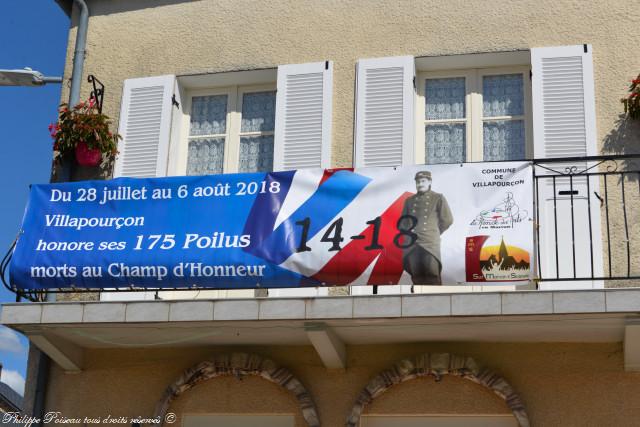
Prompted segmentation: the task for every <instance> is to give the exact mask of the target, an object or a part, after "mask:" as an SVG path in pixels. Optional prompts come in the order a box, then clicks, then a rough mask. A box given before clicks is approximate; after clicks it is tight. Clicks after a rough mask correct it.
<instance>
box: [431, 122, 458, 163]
mask: <svg viewBox="0 0 640 427" xmlns="http://www.w3.org/2000/svg"><path fill="white" fill-rule="evenodd" d="M425 132H426V135H425V140H426V151H427V152H426V154H425V163H427V164H435V163H458V162H464V161H465V159H466V151H467V150H466V147H467V143H466V138H465V134H466V125H465V124H464V123H455V124H453V123H452V124H439V125H427V128H426V131H425Z"/></svg>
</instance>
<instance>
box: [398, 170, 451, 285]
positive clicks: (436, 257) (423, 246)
mask: <svg viewBox="0 0 640 427" xmlns="http://www.w3.org/2000/svg"><path fill="white" fill-rule="evenodd" d="M415 180H416V190H417V193H416V194H415V195H413V196H411V197H409V198H408V199H407V200H405V203H404V208H403V210H402V215H403V216H405V215H406V216H407V218H404V219H403V220H402V221H401V224H400V225H401V227H402V228H404V229H405V230H406V229H408V228H410V227H411V225H413V224H412V222H413V221H412V219H413V218H415V226H414V227H413V228H412V230H411V231H412V232H413V233H415V235H416V236H417V237H416V239H415V242H414V244H412V245H410V246H408V247H406V248H404V249H403V254H402V264H403V268H404V270H405V271H406V272H407V273H409V274H410V275H411V281H412V282H413V284H414V285H441V284H442V281H441V278H440V272H441V271H442V261H441V257H440V235H441V234H442V233H444V231H445V230H446V229H447V228H449V227H450V226H451V224H453V216H452V215H451V210H450V209H449V204H448V203H447V199H445V198H444V196H443V195H442V194H440V193H436V192H435V191H431V182H432V180H431V172H429V171H420V172H418V173H417V174H416V176H415ZM410 217H413V218H410ZM408 240H409V239H408V238H407V237H405V242H404V245H407V244H408V243H410V241H408Z"/></svg>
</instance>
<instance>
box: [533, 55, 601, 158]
mask: <svg viewBox="0 0 640 427" xmlns="http://www.w3.org/2000/svg"><path fill="white" fill-rule="evenodd" d="M531 65H532V73H533V74H532V99H533V137H534V153H535V158H537V159H540V158H554V157H577V156H589V155H595V154H596V153H597V148H596V114H595V95H594V87H593V63H592V55H591V46H590V45H578V46H560V47H543V48H533V49H531Z"/></svg>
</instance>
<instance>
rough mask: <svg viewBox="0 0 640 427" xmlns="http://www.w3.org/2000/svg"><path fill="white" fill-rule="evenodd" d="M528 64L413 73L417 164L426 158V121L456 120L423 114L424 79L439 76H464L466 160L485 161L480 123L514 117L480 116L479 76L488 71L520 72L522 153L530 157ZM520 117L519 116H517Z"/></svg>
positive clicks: (531, 119)
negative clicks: (429, 117) (523, 145)
mask: <svg viewBox="0 0 640 427" xmlns="http://www.w3.org/2000/svg"><path fill="white" fill-rule="evenodd" d="M530 71H531V67H529V66H505V67H484V68H464V69H451V70H441V71H419V72H417V73H416V79H417V82H416V118H415V122H416V131H415V132H416V137H415V146H414V147H415V148H414V149H415V153H416V156H415V157H416V160H415V162H416V164H423V163H424V162H425V160H426V159H425V153H426V140H425V139H426V138H425V127H426V125H427V124H428V123H447V122H452V123H454V122H458V123H460V122H461V121H462V119H455V120H427V119H426V118H425V81H426V80H427V79H438V78H456V77H464V78H465V90H466V94H465V121H466V132H465V139H466V141H465V143H466V158H465V159H464V161H465V162H484V161H485V160H484V158H483V123H484V121H485V120H517V118H515V116H504V117H503V116H500V117H499V118H494V117H490V118H485V117H484V116H483V106H482V102H483V93H482V80H483V79H482V78H483V77H484V76H491V75H504V74H522V78H523V88H524V94H523V95H524V100H523V102H524V115H523V116H522V119H523V120H524V127H525V141H524V143H525V157H526V158H532V157H533V114H532V100H531V81H530ZM518 117H520V116H518Z"/></svg>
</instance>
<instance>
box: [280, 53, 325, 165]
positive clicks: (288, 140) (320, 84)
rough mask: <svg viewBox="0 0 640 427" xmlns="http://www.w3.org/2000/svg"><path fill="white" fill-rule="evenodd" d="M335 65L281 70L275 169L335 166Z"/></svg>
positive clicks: (295, 65) (321, 63)
mask: <svg viewBox="0 0 640 427" xmlns="http://www.w3.org/2000/svg"><path fill="white" fill-rule="evenodd" d="M332 89H333V63H332V62H331V61H326V62H314V63H308V64H289V65H281V66H279V67H278V93H277V95H276V126H275V136H274V156H273V157H274V158H273V168H274V170H276V171H278V170H291V169H302V168H329V167H330V166H331V110H332V108H331V106H332Z"/></svg>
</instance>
